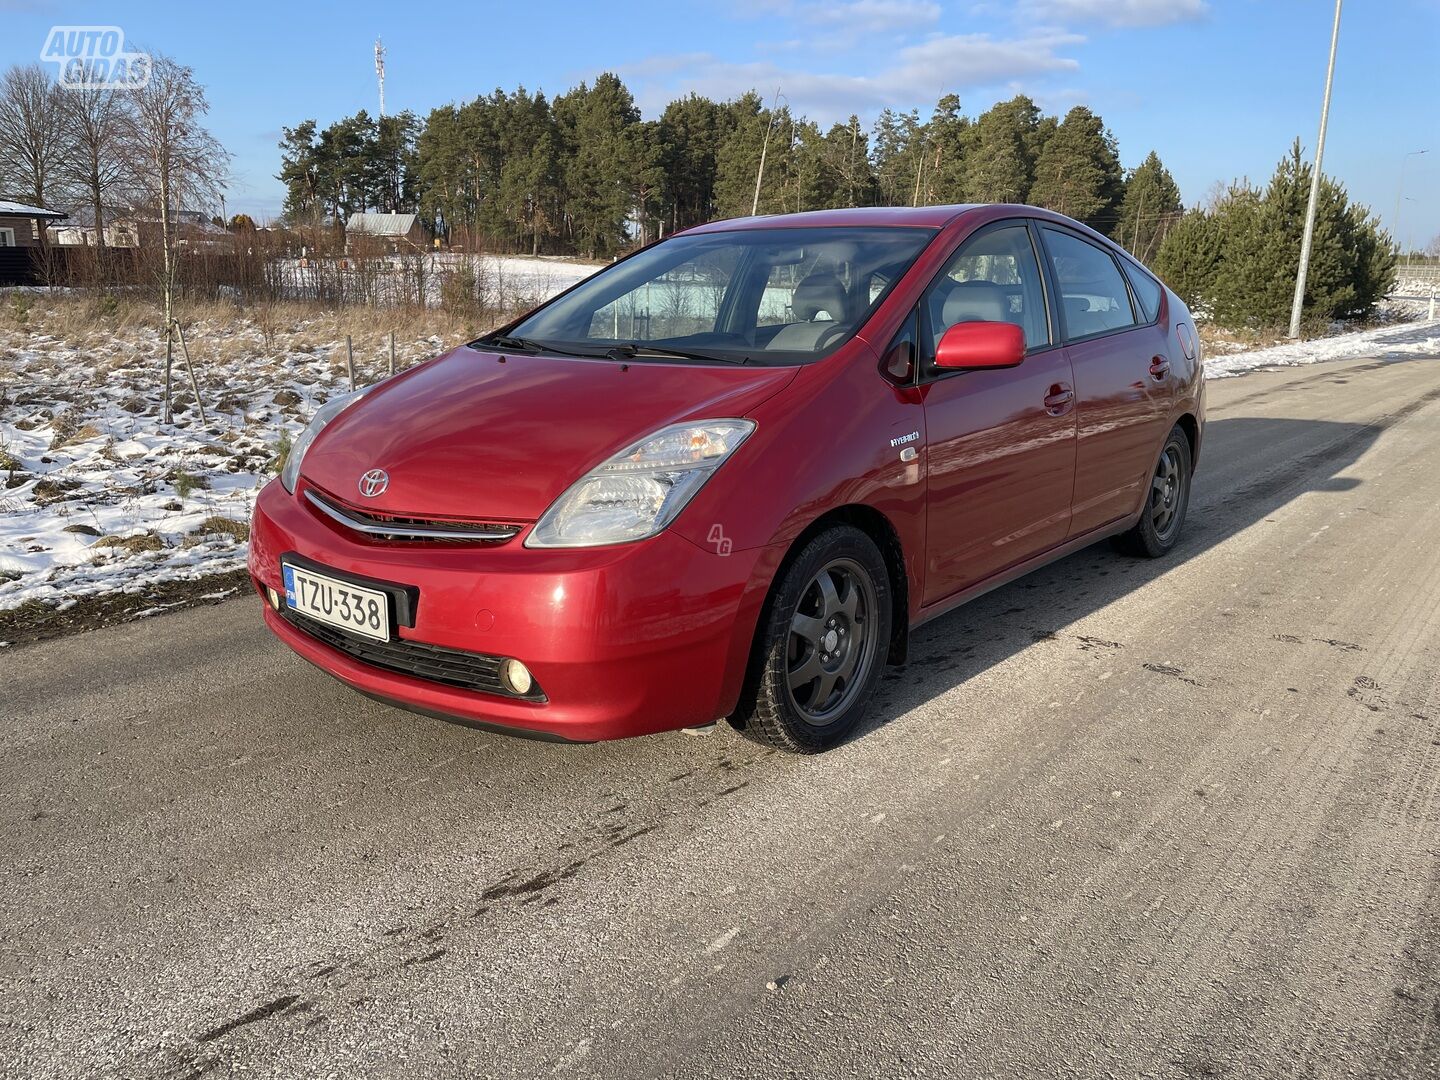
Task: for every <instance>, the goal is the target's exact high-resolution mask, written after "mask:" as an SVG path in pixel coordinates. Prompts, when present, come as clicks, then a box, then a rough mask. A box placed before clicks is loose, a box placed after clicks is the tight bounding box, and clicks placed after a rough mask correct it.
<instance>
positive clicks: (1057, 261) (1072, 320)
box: [1044, 226, 1136, 339]
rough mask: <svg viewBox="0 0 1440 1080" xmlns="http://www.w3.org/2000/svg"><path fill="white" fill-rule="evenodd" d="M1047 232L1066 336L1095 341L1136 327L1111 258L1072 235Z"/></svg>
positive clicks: (1046, 229)
mask: <svg viewBox="0 0 1440 1080" xmlns="http://www.w3.org/2000/svg"><path fill="white" fill-rule="evenodd" d="M1044 231H1045V246H1046V247H1047V248H1048V249H1049V251H1050V264H1051V266H1052V267H1054V270H1055V281H1056V284H1057V287H1058V288H1059V290H1060V307H1061V309H1062V310H1063V311H1064V313H1065V333H1066V336H1067V337H1069V338H1072V339H1073V338H1083V337H1091V336H1093V335H1095V334H1106V333H1110V332H1112V331H1115V330H1124V329H1126V328H1127V327H1131V326H1134V325H1136V320H1135V312H1134V310H1133V309H1132V308H1131V306H1130V291H1129V290H1128V289H1126V288H1125V278H1124V277H1123V276H1121V274H1120V267H1118V266H1116V265H1115V259H1114V258H1113V257H1112V256H1111V254H1110V253H1109V252H1108V251H1105V250H1104V249H1103V248H1098V247H1096V246H1095V245H1094V244H1092V243H1090V242H1089V241H1087V240H1081V239H1080V238H1079V237H1078V236H1075V235H1073V234H1071V233H1068V232H1061V231H1060V230H1058V229H1052V228H1049V227H1048V226H1045V227H1044Z"/></svg>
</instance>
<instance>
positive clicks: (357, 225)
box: [345, 214, 418, 236]
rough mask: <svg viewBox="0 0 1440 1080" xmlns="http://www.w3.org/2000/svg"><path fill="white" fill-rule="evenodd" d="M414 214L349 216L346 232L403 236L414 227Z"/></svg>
mask: <svg viewBox="0 0 1440 1080" xmlns="http://www.w3.org/2000/svg"><path fill="white" fill-rule="evenodd" d="M417 216H418V215H416V214H351V215H350V220H349V221H347V222H346V223H345V231H346V232H358V233H364V234H366V235H367V236H404V235H405V234H406V233H408V232H409V231H410V230H411V229H413V228H414V227H415V219H416V217H417Z"/></svg>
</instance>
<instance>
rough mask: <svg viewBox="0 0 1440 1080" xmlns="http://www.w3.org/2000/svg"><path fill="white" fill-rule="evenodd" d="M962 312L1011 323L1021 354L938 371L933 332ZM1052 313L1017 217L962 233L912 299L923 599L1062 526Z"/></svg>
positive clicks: (1066, 412)
mask: <svg viewBox="0 0 1440 1080" xmlns="http://www.w3.org/2000/svg"><path fill="white" fill-rule="evenodd" d="M965 321H991V322H993V321H1006V322H1013V323H1016V324H1018V325H1019V326H1020V327H1021V329H1022V330H1024V332H1025V342H1026V347H1027V349H1026V355H1025V359H1024V361H1023V362H1022V363H1020V364H1019V365H1018V366H1017V367H1013V368H1006V369H991V370H979V371H940V370H939V369H937V368H936V367H935V366H934V358H935V346H936V343H937V342H938V341H939V340H940V336H941V335H942V334H943V333H944V332H945V330H947V329H948V328H949V327H950V326H952V325H954V324H955V323H957V322H965ZM1051 322H1052V320H1051V319H1050V317H1049V312H1048V310H1047V306H1046V302H1045V286H1044V276H1043V274H1042V273H1041V270H1040V261H1039V256H1038V253H1037V250H1036V248H1035V237H1034V234H1033V231H1032V230H1031V228H1030V227H1029V226H1028V225H1027V224H1026V222H1024V221H1019V220H1010V221H1000V222H996V223H994V224H992V225H989V226H987V227H985V228H984V229H981V230H980V231H979V232H977V233H975V234H974V235H972V236H970V237H968V238H967V239H966V240H965V241H964V242H963V243H962V244H961V245H960V247H959V248H958V249H957V250H956V252H955V254H954V255H953V256H951V258H950V261H949V262H948V263H947V264H946V267H945V269H944V270H943V271H942V272H941V274H940V275H939V276H938V277H937V278H936V279H935V281H933V282H932V283H931V285H930V287H929V289H927V290H926V293H925V295H924V297H923V299H922V300H921V302H920V325H921V327H922V332H921V348H920V353H921V365H922V367H921V389H922V393H923V394H924V401H925V429H926V454H927V457H928V494H927V515H926V516H927V536H926V569H925V590H924V593H925V597H924V602H925V603H927V604H929V603H934V602H935V601H937V600H943V599H945V598H946V597H947V596H951V595H953V594H955V593H957V592H960V591H961V590H963V589H966V588H969V587H970V586H972V585H976V584H978V583H980V582H982V581H984V580H985V579H986V578H989V577H991V576H993V575H994V574H996V573H998V572H1000V571H1002V570H1004V569H1006V568H1007V567H1010V566H1013V565H1015V564H1016V563H1020V562H1023V561H1024V560H1025V559H1027V558H1029V557H1030V556H1032V555H1035V554H1038V553H1039V552H1042V551H1045V550H1047V549H1048V548H1051V547H1054V546H1055V545H1057V544H1059V543H1061V542H1062V541H1064V539H1065V536H1066V534H1067V532H1068V530H1069V523H1070V493H1071V488H1072V486H1073V484H1074V475H1075V409H1074V404H1073V399H1074V386H1073V381H1072V378H1071V374H1070V360H1069V358H1068V357H1067V356H1066V354H1065V350H1064V348H1062V347H1061V346H1060V344H1059V336H1058V331H1055V330H1053V329H1052V326H1051Z"/></svg>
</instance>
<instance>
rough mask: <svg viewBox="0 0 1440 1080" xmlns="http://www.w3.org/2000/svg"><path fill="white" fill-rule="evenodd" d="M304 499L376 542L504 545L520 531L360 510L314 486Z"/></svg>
mask: <svg viewBox="0 0 1440 1080" xmlns="http://www.w3.org/2000/svg"><path fill="white" fill-rule="evenodd" d="M305 498H306V499H307V500H308V501H309V503H310V505H311V506H313V507H315V509H317V510H319V511H320V512H321V513H322V514H324V515H325V516H326V517H328V518H329V519H330V520H331V521H335V522H338V523H339V524H341V525H343V526H345V527H346V528H347V529H351V530H353V531H355V532H358V533H362V534H364V535H365V536H370V537H374V538H375V539H377V540H386V541H408V542H413V541H430V542H432V543H437V542H438V543H451V544H475V543H481V544H503V543H504V542H505V541H506V540H509V539H511V538H512V537H514V536H515V535H516V534H517V533H519V532H520V526H518V525H510V524H506V523H504V522H498V521H448V520H441V519H435V518H416V517H401V516H399V515H396V514H384V513H377V512H375V511H371V510H360V509H358V508H357V507H354V506H351V505H350V504H349V503H346V502H343V501H342V500H340V499H337V498H335V497H334V496H333V495H329V494H322V493H321V492H320V491H318V490H316V489H315V488H313V487H307V488H306V489H305Z"/></svg>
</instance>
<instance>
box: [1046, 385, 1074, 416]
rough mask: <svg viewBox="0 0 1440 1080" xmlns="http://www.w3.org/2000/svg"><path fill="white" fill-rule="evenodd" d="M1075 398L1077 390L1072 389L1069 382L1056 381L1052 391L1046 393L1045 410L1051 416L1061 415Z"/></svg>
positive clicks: (1051, 388)
mask: <svg viewBox="0 0 1440 1080" xmlns="http://www.w3.org/2000/svg"><path fill="white" fill-rule="evenodd" d="M1074 400H1075V391H1074V390H1072V389H1070V386H1069V384H1068V383H1056V384H1055V385H1054V386H1052V387H1050V393H1048V394H1046V395H1045V411H1046V412H1048V413H1049V414H1050V415H1051V416H1059V415H1061V414H1062V413H1064V412H1065V411H1067V410H1068V409H1069V408H1070V403H1071V402H1072V401H1074Z"/></svg>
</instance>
